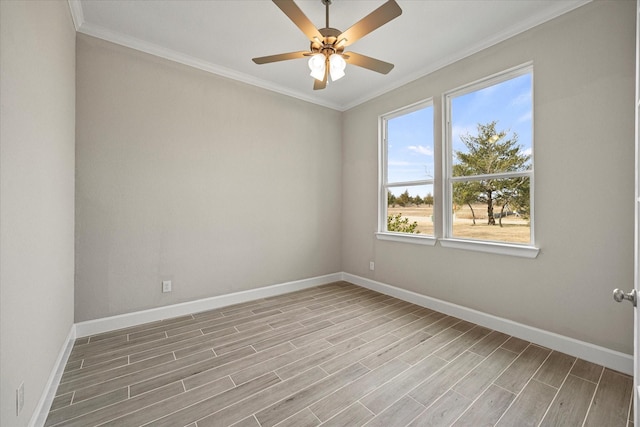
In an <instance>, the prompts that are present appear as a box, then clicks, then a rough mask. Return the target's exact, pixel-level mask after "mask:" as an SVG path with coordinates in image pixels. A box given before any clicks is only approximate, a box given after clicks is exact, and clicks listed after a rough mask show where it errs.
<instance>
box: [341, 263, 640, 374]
mask: <svg viewBox="0 0 640 427" xmlns="http://www.w3.org/2000/svg"><path fill="white" fill-rule="evenodd" d="M342 280H345V281H347V282H350V283H353V284H354V285H358V286H362V287H364V288H367V289H371V290H374V291H377V292H380V293H383V294H385V295H390V296H393V297H396V298H398V299H401V300H403V301H408V302H411V303H414V304H417V305H420V306H422V307H426V308H430V309H432V310H436V311H439V312H441V313H444V314H448V315H450V316H455V317H458V318H460V319H463V320H466V321H469V322H473V323H476V324H478V325H480V326H484V327H486V328H490V329H494V330H496V331H499V332H503V333H505V334H508V335H512V336H514V337H518V338H521V339H523V340H526V341H531V342H533V343H536V344H539V345H542V346H544V347H548V348H550V349H553V350H557V351H560V352H562V353H566V354H569V355H571V356H575V357H579V358H581V359H584V360H587V361H589V362H593V363H596V364H598V365H603V366H606V367H607V368H610V369H613V370H616V371H618V372H623V373H625V374H629V375H633V355H630V354H625V353H621V352H618V351H614V350H610V349H608V348H605V347H600V346H597V345H594V344H591V343H588V342H584V341H579V340H576V339H574V338H569V337H566V336H563V335H559V334H556V333H554V332H549V331H545V330H542V329H538V328H534V327H532V326H527V325H524V324H522V323H518V322H514V321H512V320H508V319H504V318H501V317H497V316H493V315H491V314H487V313H483V312H480V311H477V310H473V309H470V308H467V307H463V306H460V305H457V304H452V303H450V302H446V301H442V300H439V299H436V298H431V297H428V296H426V295H422V294H418V293H416V292H413V291H408V290H405V289H401V288H397V287H395V286H391V285H387V284H385V283H381V282H376V281H374V280H371V279H367V278H364V277H360V276H356V275H353V274H349V273H342Z"/></svg>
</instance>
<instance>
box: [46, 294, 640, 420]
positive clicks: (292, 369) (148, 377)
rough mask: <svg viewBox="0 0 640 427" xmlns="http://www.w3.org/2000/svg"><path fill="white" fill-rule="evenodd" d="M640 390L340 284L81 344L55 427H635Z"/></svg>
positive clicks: (58, 401) (568, 360)
mask: <svg viewBox="0 0 640 427" xmlns="http://www.w3.org/2000/svg"><path fill="white" fill-rule="evenodd" d="M632 383H633V381H632V378H631V377H630V376H628V375H624V374H621V373H618V372H615V371H612V370H610V369H606V368H603V367H602V366H597V365H594V364H593V363H589V362H586V361H584V360H580V359H576V358H575V357H572V356H568V355H566V354H562V353H558V352H555V351H552V350H549V349H547V348H544V347H540V346H537V345H535V344H532V343H529V342H526V341H523V340H521V339H518V338H515V337H510V336H508V335H505V334H503V333H500V332H497V331H492V330H490V329H486V328H483V327H481V326H477V325H474V324H472V323H469V322H466V321H462V320H460V319H457V318H454V317H450V316H447V315H444V314H442V313H438V312H435V311H432V310H429V309H426V308H422V307H419V306H416V305H413V304H410V303H407V302H403V301H400V300H398V299H395V298H392V297H389V296H386V295H382V294H379V293H376V292H373V291H370V290H367V289H363V288H360V287H358V286H355V285H352V284H349V283H346V282H337V283H332V284H329V285H324V286H320V287H316V288H312V289H307V290H303V291H299V292H294V293H291V294H287V295H281V296H277V297H272V298H266V299H262V300H257V301H252V302H248V303H243V304H238V305H234V306H230V307H225V308H221V309H217V310H213V311H208V312H203V313H198V314H194V315H190V316H184V317H180V318H175V319H169V320H164V321H159V322H154V323H149V324H146V325H141V326H136V327H132V328H128V329H123V330H119V331H114V332H109V333H105V334H101V335H96V336H92V337H88V338H81V339H78V340H77V341H76V342H75V345H74V347H73V350H72V352H71V355H70V357H69V360H68V363H67V366H66V369H65V371H64V374H63V376H62V380H61V382H60V384H59V386H58V390H57V394H56V398H55V400H54V402H53V405H52V408H51V411H50V413H49V416H48V418H47V421H46V426H82V427H86V426H98V425H100V426H102V425H105V426H142V425H145V426H146V425H152V426H171V427H180V426H188V427H205V426H230V425H233V426H236V427H260V426H262V427H271V426H278V427H282V426H295V427H304V426H317V425H323V426H361V425H366V426H383V427H389V426H486V425H498V426H582V425H584V426H598V427H603V426H607V427H608V426H627V425H629V426H632V425H633V423H632V422H631V421H629V420H630V419H632V418H633V416H632V408H631V397H632V388H633V384H632Z"/></svg>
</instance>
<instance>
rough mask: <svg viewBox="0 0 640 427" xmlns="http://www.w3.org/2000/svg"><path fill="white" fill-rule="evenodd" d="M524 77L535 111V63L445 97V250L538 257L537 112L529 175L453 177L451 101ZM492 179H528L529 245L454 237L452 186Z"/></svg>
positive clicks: (443, 195)
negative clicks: (535, 194)
mask: <svg viewBox="0 0 640 427" xmlns="http://www.w3.org/2000/svg"><path fill="white" fill-rule="evenodd" d="M525 74H531V77H532V78H531V91H532V101H531V103H532V107H533V105H534V100H533V89H534V87H533V85H534V79H533V75H534V71H533V63H532V62H528V63H526V64H522V65H519V66H517V67H513V68H511V69H508V70H505V71H502V72H499V73H496V74H493V75H491V76H488V77H485V78H483V79H480V80H477V81H475V82H472V83H468V84H465V85H463V86H460V87H458V88H455V89H452V90H449V91H446V92H444V93H443V95H442V99H443V102H442V107H443V110H444V111H443V113H444V114H443V124H442V129H443V130H444V132H443V150H442V153H443V159H442V166H443V168H442V181H441V183H442V206H441V208H442V217H443V224H442V229H443V236H442V238H441V239H440V244H441V245H442V246H443V247H449V248H456V249H471V250H477V251H482V252H490V253H497V254H502V255H514V256H521V257H526V258H535V257H536V256H537V255H538V252H539V249H538V248H537V247H536V246H535V225H534V224H535V220H534V215H535V214H534V211H535V206H534V200H535V197H534V192H535V182H534V168H535V159H534V153H535V150H534V145H535V138H534V134H533V132H534V129H533V128H534V126H533V124H534V123H535V117H534V108H532V111H531V114H532V129H531V136H532V138H531V168H530V169H528V170H526V171H520V172H503V173H495V174H485V175H469V176H453V137H452V111H451V106H452V100H453V99H454V98H456V97H459V96H463V95H467V94H469V93H472V92H477V91H480V90H483V89H486V88H488V87H491V86H495V85H497V84H500V83H503V82H506V81H508V80H511V79H513V78H516V77H520V76H523V75H525ZM487 177H491V178H494V179H501V178H518V177H526V178H528V179H529V188H530V196H529V197H530V202H529V203H530V212H529V218H530V220H529V222H530V238H529V243H526V244H523V243H515V242H504V241H495V240H481V239H471V238H463V237H462V238H461V237H454V236H453V212H452V207H453V183H454V182H464V181H478V180H481V179H483V178H487Z"/></svg>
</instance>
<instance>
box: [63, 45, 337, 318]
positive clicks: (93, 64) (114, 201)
mask: <svg viewBox="0 0 640 427" xmlns="http://www.w3.org/2000/svg"><path fill="white" fill-rule="evenodd" d="M77 111H78V115H77V119H78V125H77V150H76V156H77V157H76V161H77V169H76V179H77V181H76V291H75V297H76V300H75V301H76V305H75V320H76V321H84V320H89V319H95V318H101V317H105V316H110V315H115V314H119V313H127V312H132V311H136V310H142V309H146V308H150V307H157V306H163V305H167V304H172V303H177V302H181V301H188V300H193V299H197V298H202V297H210V296H214V295H221V294H227V293H231V292H236V291H241V290H247V289H251V288H257V287H261V286H266V285H270V284H276V283H283V282H287V281H292V280H298V279H304V278H309V277H314V276H319V275H324V274H329V273H335V272H337V271H340V270H341V254H340V247H341V244H340V239H341V229H340V225H341V219H340V216H341V213H342V207H341V203H342V175H341V171H342V169H341V146H342V145H341V144H342V141H341V116H340V113H339V112H336V111H333V110H330V109H327V108H324V107H319V106H316V105H312V104H309V103H306V102H303V101H298V100H295V99H292V98H289V97H286V96H282V95H277V94H274V93H273V92H269V91H266V90H263V89H259V88H256V87H252V86H249V85H246V84H243V83H239V82H236V81H232V80H228V79H225V78H222V77H218V76H215V75H212V74H209V73H206V72H203V71H199V70H196V69H193V68H190V67H187V66H183V65H180V64H176V63H173V62H170V61H166V60H164V59H160V58H157V57H154V56H151V55H147V54H143V53H140V52H138V51H135V50H132V49H128V48H124V47H122V46H118V45H115V44H112V43H109V42H105V41H102V40H99V39H95V38H92V37H89V36H85V35H82V34H79V35H78V39H77ZM167 279H168V280H172V282H173V289H174V290H173V292H172V293H166V294H163V293H161V281H162V280H167Z"/></svg>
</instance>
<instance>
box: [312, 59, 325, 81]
mask: <svg viewBox="0 0 640 427" xmlns="http://www.w3.org/2000/svg"><path fill="white" fill-rule="evenodd" d="M325 67H326V65H325V57H324V55H323V54H321V53H318V54H317V55H313V56H312V57H311V58H309V69H310V70H311V73H310V75H311V77H313V78H314V79H316V80H320V81H322V80H324V72H325Z"/></svg>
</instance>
